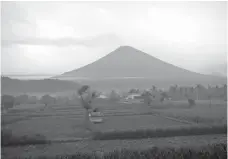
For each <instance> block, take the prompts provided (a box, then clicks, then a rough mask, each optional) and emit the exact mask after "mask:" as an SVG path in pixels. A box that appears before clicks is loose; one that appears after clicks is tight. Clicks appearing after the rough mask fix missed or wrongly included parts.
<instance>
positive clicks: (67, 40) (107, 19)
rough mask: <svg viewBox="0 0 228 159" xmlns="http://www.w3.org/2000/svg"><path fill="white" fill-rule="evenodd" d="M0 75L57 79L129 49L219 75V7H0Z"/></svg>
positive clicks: (223, 24)
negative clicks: (42, 76) (123, 49)
mask: <svg viewBox="0 0 228 159" xmlns="http://www.w3.org/2000/svg"><path fill="white" fill-rule="evenodd" d="M1 3H2V5H1V7H2V8H1V9H2V10H1V28H2V30H1V31H2V48H1V55H2V57H1V60H2V65H1V67H2V73H5V74H25V73H26V74H60V73H63V72H66V71H70V70H73V69H76V68H79V67H81V66H84V65H86V64H88V63H91V62H93V61H95V60H97V59H99V58H101V57H103V56H105V55H106V54H108V53H110V52H111V51H113V50H114V49H116V48H117V47H119V46H121V45H130V46H132V47H135V48H137V49H139V50H142V51H144V52H146V53H148V54H150V55H152V56H155V57H157V58H159V59H161V60H163V61H166V62H169V63H172V64H174V65H177V66H180V67H183V68H186V69H189V70H192V71H196V72H201V73H212V72H220V73H226V66H227V61H226V60H227V58H226V55H227V50H226V48H227V39H226V35H227V30H226V28H227V21H226V20H227V13H226V11H227V4H226V2H19V1H18V2H1Z"/></svg>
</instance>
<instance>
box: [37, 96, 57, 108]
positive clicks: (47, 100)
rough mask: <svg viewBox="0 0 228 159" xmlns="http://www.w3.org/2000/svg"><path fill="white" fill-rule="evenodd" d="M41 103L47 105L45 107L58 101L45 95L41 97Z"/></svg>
mask: <svg viewBox="0 0 228 159" xmlns="http://www.w3.org/2000/svg"><path fill="white" fill-rule="evenodd" d="M40 102H41V103H42V104H44V105H45V107H46V106H47V105H49V104H54V103H55V102H56V99H55V98H54V97H52V96H50V95H48V94H47V95H44V96H42V97H41V99H40Z"/></svg>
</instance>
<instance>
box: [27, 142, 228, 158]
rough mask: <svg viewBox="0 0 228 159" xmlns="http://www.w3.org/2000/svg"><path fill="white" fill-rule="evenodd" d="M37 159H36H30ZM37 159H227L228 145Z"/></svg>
mask: <svg viewBox="0 0 228 159" xmlns="http://www.w3.org/2000/svg"><path fill="white" fill-rule="evenodd" d="M28 158H30V159H31V158H35V157H32V156H30V157H28ZM37 158H42V159H46V158H53V159H57V158H58V159H62V158H64V159H74V158H77V159H127V158H131V159H154V158H155V159H226V158H227V145H226V144H214V145H207V146H204V147H198V148H181V149H174V148H165V149H164V148H163V149H160V148H156V147H154V148H150V149H147V150H130V149H122V150H118V151H117V150H116V151H113V152H110V153H103V152H101V153H96V152H92V153H81V152H76V153H75V154H74V155H58V156H54V157H50V156H48V157H46V156H39V157H37Z"/></svg>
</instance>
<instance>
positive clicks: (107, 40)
mask: <svg viewBox="0 0 228 159" xmlns="http://www.w3.org/2000/svg"><path fill="white" fill-rule="evenodd" d="M122 43H123V42H122V39H121V38H120V37H118V36H117V35H115V34H103V35H97V36H93V37H86V38H73V37H64V38H55V39H51V38H34V37H32V38H29V37H25V38H21V37H20V38H18V39H11V40H4V39H3V40H2V45H4V46H11V45H43V46H46V45H54V46H59V47H64V46H74V45H82V46H86V47H99V46H107V45H121V44H122Z"/></svg>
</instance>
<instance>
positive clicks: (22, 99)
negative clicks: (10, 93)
mask: <svg viewBox="0 0 228 159" xmlns="http://www.w3.org/2000/svg"><path fill="white" fill-rule="evenodd" d="M28 99H29V96H28V95H27V94H23V95H19V96H17V97H16V98H15V104H17V105H20V104H26V103H27V102H28Z"/></svg>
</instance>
